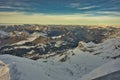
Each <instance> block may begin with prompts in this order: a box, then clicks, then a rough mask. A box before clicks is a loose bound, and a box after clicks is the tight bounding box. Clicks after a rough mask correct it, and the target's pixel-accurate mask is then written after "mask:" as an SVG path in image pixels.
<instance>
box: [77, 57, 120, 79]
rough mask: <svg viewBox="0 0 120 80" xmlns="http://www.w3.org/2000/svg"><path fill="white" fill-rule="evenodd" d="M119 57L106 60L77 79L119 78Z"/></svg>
mask: <svg viewBox="0 0 120 80" xmlns="http://www.w3.org/2000/svg"><path fill="white" fill-rule="evenodd" d="M119 79H120V59H116V60H113V61H111V62H108V63H106V64H104V65H102V66H100V67H99V68H97V69H95V70H93V71H92V72H91V73H89V74H87V75H85V76H84V77H83V78H81V79H79V80H119Z"/></svg>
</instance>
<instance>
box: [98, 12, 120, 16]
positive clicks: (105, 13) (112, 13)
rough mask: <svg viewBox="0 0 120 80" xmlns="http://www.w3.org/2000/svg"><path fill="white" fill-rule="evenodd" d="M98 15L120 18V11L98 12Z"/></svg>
mask: <svg viewBox="0 0 120 80" xmlns="http://www.w3.org/2000/svg"><path fill="white" fill-rule="evenodd" d="M96 13H97V14H100V15H112V16H120V11H98V12H96Z"/></svg>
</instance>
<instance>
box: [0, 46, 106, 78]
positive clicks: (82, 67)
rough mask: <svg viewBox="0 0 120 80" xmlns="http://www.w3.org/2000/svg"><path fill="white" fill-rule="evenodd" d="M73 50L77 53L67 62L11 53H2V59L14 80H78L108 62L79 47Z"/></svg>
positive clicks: (0, 57) (0, 58)
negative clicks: (35, 58)
mask: <svg viewBox="0 0 120 80" xmlns="http://www.w3.org/2000/svg"><path fill="white" fill-rule="evenodd" d="M73 52H74V53H75V55H74V56H71V58H69V59H68V60H67V61H66V62H59V61H57V60H53V59H40V60H38V61H33V60H29V59H26V58H19V57H15V56H11V55H1V56H0V60H2V61H4V62H6V63H8V64H9V65H10V74H11V79H12V80H77V79H78V78H79V77H82V76H83V75H85V74H87V73H89V72H90V71H92V70H93V69H95V68H97V67H98V66H100V65H102V64H104V63H105V62H107V60H103V59H102V58H99V57H97V56H93V55H91V54H88V53H83V52H82V51H80V50H79V49H77V48H76V49H75V50H73ZM69 54H70V53H69Z"/></svg>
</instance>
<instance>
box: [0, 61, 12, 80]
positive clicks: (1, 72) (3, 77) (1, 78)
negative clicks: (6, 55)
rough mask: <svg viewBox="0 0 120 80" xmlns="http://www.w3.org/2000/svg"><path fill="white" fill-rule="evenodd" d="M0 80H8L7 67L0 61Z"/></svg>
mask: <svg viewBox="0 0 120 80" xmlns="http://www.w3.org/2000/svg"><path fill="white" fill-rule="evenodd" d="M0 80H10V74H9V67H8V65H7V64H5V63H3V62H2V61H0Z"/></svg>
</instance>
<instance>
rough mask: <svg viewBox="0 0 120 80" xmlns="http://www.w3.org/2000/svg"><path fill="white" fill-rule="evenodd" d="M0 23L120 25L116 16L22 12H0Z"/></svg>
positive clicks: (119, 19) (119, 18)
mask: <svg viewBox="0 0 120 80" xmlns="http://www.w3.org/2000/svg"><path fill="white" fill-rule="evenodd" d="M0 23H15V24H70V25H120V17H117V16H112V15H111V16H90V14H71V15H48V14H42V13H41V14H27V13H24V12H0Z"/></svg>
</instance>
